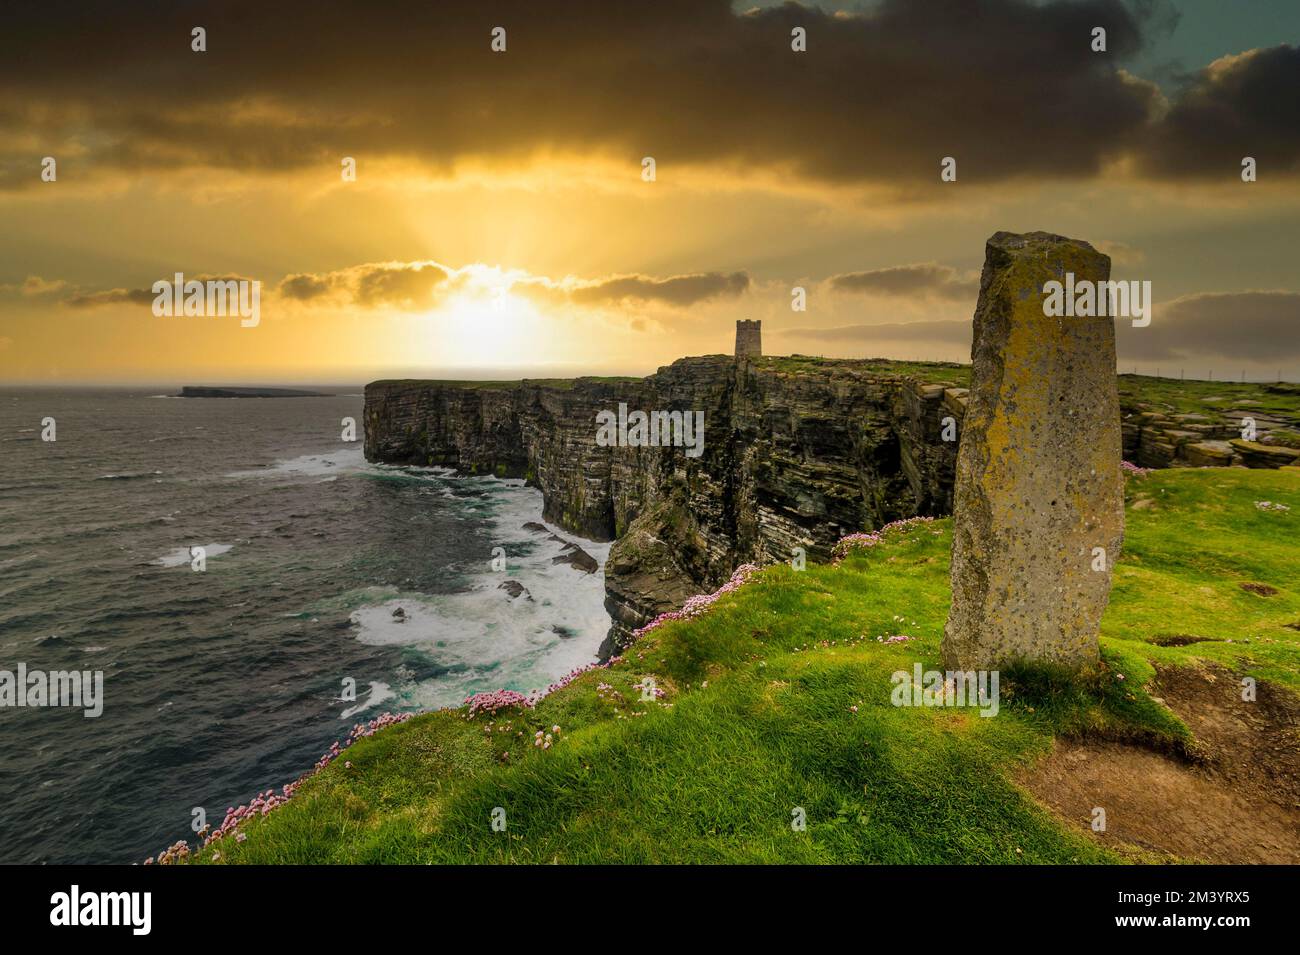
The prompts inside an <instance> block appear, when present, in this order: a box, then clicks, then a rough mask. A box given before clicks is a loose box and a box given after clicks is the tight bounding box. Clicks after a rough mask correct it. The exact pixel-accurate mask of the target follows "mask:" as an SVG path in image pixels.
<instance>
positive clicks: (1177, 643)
mask: <svg viewBox="0 0 1300 955" xmlns="http://www.w3.org/2000/svg"><path fill="white" fill-rule="evenodd" d="M1151 642H1152V643H1154V644H1155V645H1156V646H1158V647H1190V646H1191V645H1192V644H1193V643H1207V642H1213V643H1221V642H1222V641H1221V640H1219V638H1218V637H1194V636H1192V635H1191V634H1190V633H1164V634H1161V635H1160V636H1158V637H1152V638H1151Z"/></svg>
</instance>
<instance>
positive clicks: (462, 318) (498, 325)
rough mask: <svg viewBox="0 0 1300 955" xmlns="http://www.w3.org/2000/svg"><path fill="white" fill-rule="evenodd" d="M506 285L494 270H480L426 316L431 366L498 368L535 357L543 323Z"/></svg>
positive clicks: (528, 303)
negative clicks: (433, 352) (433, 355)
mask: <svg viewBox="0 0 1300 955" xmlns="http://www.w3.org/2000/svg"><path fill="white" fill-rule="evenodd" d="M512 284H513V280H512V279H511V277H510V276H508V275H505V274H502V273H500V272H499V271H498V270H483V271H482V272H478V273H477V274H473V275H471V277H470V281H469V282H468V283H466V285H465V287H464V288H462V289H461V290H459V291H457V292H455V293H453V294H452V295H450V296H449V297H448V298H447V299H446V300H445V301H443V302H442V303H440V304H439V305H438V306H437V307H435V308H434V309H433V310H432V311H430V312H429V313H427V317H428V318H429V320H430V322H431V325H432V338H433V345H434V348H435V349H436V350H437V356H436V358H434V361H435V362H436V363H438V364H442V363H444V362H446V363H464V364H468V365H498V366H499V365H508V364H517V363H524V362H528V361H534V360H536V359H537V358H538V357H539V355H538V349H539V348H543V347H544V341H543V336H542V334H541V332H542V329H543V327H544V325H545V324H546V323H547V321H548V320H547V319H546V318H545V317H544V316H542V315H541V314H540V313H539V312H538V310H537V307H536V305H534V303H532V302H531V301H529V300H527V299H525V298H522V297H521V296H519V295H515V294H513V293H512V292H511V291H510V288H511V285H512Z"/></svg>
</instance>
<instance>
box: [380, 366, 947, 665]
mask: <svg viewBox="0 0 1300 955" xmlns="http://www.w3.org/2000/svg"><path fill="white" fill-rule="evenodd" d="M909 367H911V366H903V365H899V366H893V365H891V364H890V363H885V362H879V361H852V360H844V361H836V360H820V359H799V358H748V359H744V360H740V361H737V360H736V359H734V358H731V357H728V356H707V357H702V358H683V359H681V360H679V361H676V362H674V363H673V364H672V365H669V366H667V367H665V368H661V369H660V370H659V371H658V372H657V373H655V374H653V375H650V376H649V377H647V378H643V379H601V378H577V379H573V380H564V381H528V380H525V381H520V382H510V383H499V382H439V381H377V382H373V383H372V384H370V385H368V386H367V387H366V403H365V452H366V457H367V458H368V459H369V460H372V461H382V462H388V463H413V464H421V465H435V464H436V465H443V466H447V467H453V468H456V469H458V470H462V471H465V472H469V473H478V474H483V473H490V474H496V475H499V476H502V477H522V478H526V479H527V480H528V481H529V483H531V484H534V485H535V486H537V487H538V488H540V490H541V491H542V495H543V500H544V514H545V517H546V518H547V519H548V520H550V521H553V522H555V523H557V524H559V525H561V526H563V527H565V528H567V529H569V530H571V531H573V532H574V533H577V534H582V535H584V536H587V537H590V538H593V539H596V540H615V541H616V543H615V545H614V547H613V548H612V549H611V551H610V556H609V560H608V562H607V563H606V566H605V586H606V594H607V597H606V607H607V608H608V610H609V612H610V616H611V618H612V619H613V621H614V623H613V626H612V628H611V630H610V639H609V640H608V641H607V642H606V646H605V648H604V652H605V653H606V654H608V653H611V652H616V651H617V650H618V649H619V648H620V647H622V646H623V645H624V644H625V643H626V640H627V638H628V636H629V635H630V633H631V631H632V630H633V629H635V628H636V627H639V626H642V625H644V624H645V623H647V622H648V621H649V620H651V619H653V617H654V616H655V615H657V614H658V613H661V612H663V611H665V610H668V609H674V608H676V607H679V606H680V605H681V604H682V602H683V601H684V600H685V599H686V598H687V597H689V596H691V595H692V594H696V593H699V592H700V591H701V590H705V589H711V588H712V587H714V586H716V585H718V584H719V583H721V582H722V581H724V580H726V579H727V577H728V576H729V575H730V574H731V572H732V570H733V569H734V568H735V567H736V566H737V565H738V564H741V563H746V562H751V561H752V562H757V563H766V562H771V561H789V560H791V559H792V558H793V557H794V556H795V554H796V553H797V549H798V548H802V549H803V551H804V553H805V554H806V556H807V558H808V559H809V560H824V559H826V558H827V556H828V555H829V552H830V548H831V546H832V545H833V544H834V543H835V542H836V541H837V540H838V539H839V538H840V537H843V536H844V535H846V534H850V533H853V532H855V531H859V530H862V529H864V528H872V527H878V526H880V525H882V524H884V523H887V522H888V521H891V520H894V519H897V518H900V517H906V516H911V515H914V514H943V513H947V511H948V510H949V508H950V506H951V496H952V480H953V477H952V476H953V466H954V462H955V458H956V442H955V441H954V440H949V441H945V440H943V431H944V425H943V418H944V417H945V416H948V415H952V416H953V417H954V421H957V422H959V421H960V418H961V411H962V403H963V401H964V397H963V395H964V391H963V390H962V389H960V388H958V387H956V384H955V383H956V381H958V380H959V378H960V375H961V373H963V372H964V371H965V369H963V368H962V367H961V366H957V365H952V366H943V365H930V366H927V368H926V370H927V377H928V378H929V379H931V380H922V379H920V378H918V377H916V376H914V375H911V374H908V373H907V369H908V368H909ZM949 370H950V371H951V372H952V374H951V377H952V379H953V381H951V382H947V383H943V382H940V383H935V382H934V380H933V379H934V377H935V376H936V374H938V375H940V376H941V375H942V374H943V372H945V371H949ZM620 404H626V405H627V407H628V408H629V409H640V410H644V411H651V410H659V411H681V412H698V411H703V412H704V428H705V431H704V443H703V450H702V453H701V454H700V455H699V456H698V457H691V456H688V455H687V454H686V453H685V449H683V448H681V447H603V446H601V445H600V444H598V443H597V440H596V432H597V424H596V419H597V415H598V414H599V413H600V412H602V411H616V410H617V409H618V407H619V405H620ZM952 433H953V432H952V431H951V430H950V432H949V435H950V437H951V436H952Z"/></svg>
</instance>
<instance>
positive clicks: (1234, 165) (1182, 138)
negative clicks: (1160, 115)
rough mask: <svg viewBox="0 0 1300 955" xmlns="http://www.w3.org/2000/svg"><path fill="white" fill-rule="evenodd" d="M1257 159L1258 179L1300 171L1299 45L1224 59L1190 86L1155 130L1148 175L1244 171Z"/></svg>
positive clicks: (1146, 158) (1146, 160)
mask: <svg viewBox="0 0 1300 955" xmlns="http://www.w3.org/2000/svg"><path fill="white" fill-rule="evenodd" d="M1245 156H1251V157H1253V158H1254V159H1255V160H1256V162H1257V163H1258V166H1259V168H1258V173H1259V176H1260V177H1261V178H1266V177H1268V176H1272V175H1276V174H1278V173H1287V172H1296V171H1300V47H1294V46H1286V45H1283V46H1275V47H1271V48H1269V49H1261V50H1252V51H1250V52H1248V53H1244V54H1241V55H1240V56H1233V57H1224V58H1223V59H1222V60H1218V61H1216V62H1215V63H1214V64H1212V65H1211V66H1209V67H1207V68H1206V69H1203V70H1201V71H1200V72H1198V73H1197V74H1195V76H1194V77H1193V78H1192V79H1191V80H1190V81H1189V82H1188V83H1187V84H1186V86H1185V87H1184V89H1183V90H1182V92H1181V94H1180V95H1179V96H1178V98H1177V99H1176V100H1175V101H1174V103H1173V105H1172V106H1171V108H1170V110H1169V114H1168V115H1167V116H1166V117H1165V118H1164V121H1163V122H1161V123H1160V124H1159V125H1158V126H1157V127H1156V129H1155V131H1154V132H1153V134H1152V138H1151V143H1150V147H1149V149H1148V150H1147V151H1146V153H1145V155H1144V157H1143V168H1144V170H1145V171H1146V173H1147V174H1148V175H1151V176H1153V177H1154V176H1161V175H1172V176H1180V177H1187V176H1197V175H1206V176H1219V177H1232V176H1234V175H1239V174H1240V171H1241V160H1242V158H1243V157H1245Z"/></svg>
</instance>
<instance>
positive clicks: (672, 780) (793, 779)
mask: <svg viewBox="0 0 1300 955" xmlns="http://www.w3.org/2000/svg"><path fill="white" fill-rule="evenodd" d="M1127 499H1128V514H1127V518H1128V530H1127V536H1126V540H1125V546H1124V554H1123V557H1122V559H1121V561H1120V562H1119V564H1118V566H1117V569H1116V574H1115V587H1114V592H1113V595H1112V599H1111V604H1110V608H1109V610H1108V612H1107V614H1106V616H1105V618H1104V620H1103V624H1102V633H1103V639H1102V650H1103V661H1104V666H1103V668H1102V670H1101V671H1100V672H1099V673H1098V674H1097V675H1096V677H1095V679H1093V680H1092V681H1091V682H1090V683H1088V684H1087V685H1086V686H1077V685H1070V684H1066V683H1062V682H1058V681H1056V680H1055V679H1054V678H1053V676H1052V675H1051V674H1045V673H1014V674H1012V673H1009V674H1004V679H1003V682H1002V687H1001V702H1000V710H999V712H998V713H997V715H996V716H993V717H990V718H983V717H981V716H980V715H979V713H978V710H977V709H976V708H974V707H966V708H961V707H958V708H934V707H896V706H893V705H891V702H890V697H891V690H892V688H893V686H892V684H891V674H893V673H894V672H895V671H900V670H903V671H911V670H912V667H913V664H914V663H916V662H920V663H921V664H922V665H923V666H924V667H925V668H926V669H931V668H934V669H938V668H940V663H939V641H940V639H941V636H942V632H943V625H944V620H945V617H946V614H947V609H948V554H949V550H950V546H951V528H950V522H949V521H935V522H932V523H921V524H917V525H912V526H909V527H905V528H901V529H898V530H894V531H890V532H888V533H886V534H885V535H884V536H883V540H882V541H881V542H880V543H878V544H876V545H875V546H868V547H860V548H854V549H852V550H851V551H850V552H849V554H848V556H847V557H846V558H845V559H844V560H843V562H842V563H840V564H839V565H838V566H831V565H825V566H814V565H809V566H808V568H807V570H805V571H802V572H796V571H794V570H792V569H791V568H789V567H785V566H777V567H772V568H767V569H765V570H762V571H760V572H758V573H756V574H754V575H753V576H752V577H751V579H750V580H749V581H748V583H746V584H744V585H743V586H742V587H740V588H739V589H737V590H736V591H735V592H733V593H729V594H726V595H724V596H722V597H721V598H720V599H719V600H718V601H717V603H716V604H714V605H713V606H712V607H711V608H709V609H708V610H707V611H705V612H704V613H702V614H701V615H699V616H697V617H695V618H694V619H688V620H681V621H674V622H669V623H665V624H663V625H662V626H660V627H658V628H657V629H655V630H653V631H651V632H649V633H647V634H645V635H644V636H642V637H641V638H640V640H639V641H638V642H637V643H635V644H634V645H633V646H632V648H631V649H630V650H629V651H628V652H627V653H626V654H625V657H624V659H622V660H621V661H620V662H617V663H615V664H614V665H613V666H611V667H609V668H607V669H596V670H593V671H590V672H588V673H585V674H583V675H581V676H579V677H578V678H577V679H576V680H574V681H573V682H572V683H571V684H569V685H568V686H567V687H565V688H564V689H561V690H558V691H556V692H554V693H553V694H551V695H549V696H547V697H545V698H543V699H542V700H541V701H540V702H539V703H537V705H536V707H535V708H528V707H521V706H508V707H506V708H503V709H501V710H498V711H497V712H496V713H495V714H487V713H480V714H478V715H475V716H473V717H470V716H469V714H468V712H467V711H466V710H463V709H462V710H448V711H441V712H437V713H431V714H426V715H422V716H418V717H416V718H414V719H411V720H409V721H408V722H406V723H403V724H401V725H398V726H394V727H391V728H388V729H385V730H383V731H381V732H379V733H377V734H376V735H374V736H372V737H370V738H367V739H362V740H360V741H358V742H357V743H355V744H354V745H353V746H351V747H348V748H346V749H345V750H344V751H343V755H342V756H341V757H340V758H338V759H337V760H335V761H334V762H332V763H331V764H330V765H328V766H327V767H326V768H324V769H323V770H322V771H320V772H319V773H317V774H316V775H315V776H313V777H311V778H310V779H308V780H307V781H306V782H304V783H303V784H302V785H301V787H300V788H299V790H298V792H297V793H296V795H295V796H294V797H293V799H292V800H291V801H289V802H288V803H287V804H286V805H284V806H283V807H281V808H278V809H276V810H275V811H274V812H271V813H269V814H268V815H266V816H265V817H262V818H256V819H253V820H251V821H249V822H247V823H245V824H242V825H241V826H240V827H239V829H238V832H239V833H242V834H243V835H244V838H243V839H242V841H237V838H236V836H235V835H234V834H228V835H226V836H225V837H224V838H222V839H220V840H218V841H217V842H215V843H214V844H213V845H211V846H209V847H208V848H206V849H204V850H203V851H202V852H201V853H200V854H199V855H198V856H197V857H196V858H197V861H200V862H203V863H216V864H227V863H236V862H247V863H363V862H364V863H378V862H387V863H395V862H564V863H583V862H842V863H860V862H902V863H937V862H979V863H1012V862H1073V861H1077V862H1109V861H1121V860H1126V859H1128V860H1139V861H1140V860H1143V859H1155V858H1164V857H1167V856H1163V855H1161V854H1160V853H1158V852H1156V851H1154V850H1152V849H1151V848H1150V846H1148V845H1143V844H1142V840H1137V842H1136V844H1132V843H1128V842H1124V841H1116V840H1114V839H1110V840H1106V839H1101V838H1098V837H1097V836H1096V835H1094V834H1093V833H1091V832H1090V831H1089V830H1088V828H1087V819H1086V818H1084V819H1082V820H1079V819H1074V820H1071V821H1066V820H1063V819H1062V818H1061V816H1060V815H1058V814H1055V813H1053V812H1052V811H1049V810H1048V809H1047V808H1044V806H1043V805H1042V803H1041V802H1040V801H1039V800H1037V799H1035V798H1034V797H1033V796H1031V795H1030V794H1029V791H1028V790H1027V789H1026V788H1025V786H1024V784H1023V780H1024V778H1025V773H1026V772H1028V771H1029V770H1030V768H1031V767H1032V766H1034V765H1035V764H1036V763H1037V762H1038V761H1039V760H1040V758H1041V757H1044V756H1045V755H1046V754H1048V753H1049V752H1050V751H1052V750H1053V747H1054V741H1055V742H1056V746H1057V747H1058V748H1059V747H1060V746H1061V745H1062V744H1063V742H1064V741H1066V740H1069V739H1080V738H1084V739H1088V738H1091V739H1105V740H1108V741H1130V742H1132V741H1137V742H1140V743H1142V744H1143V745H1144V746H1146V747H1148V748H1153V749H1154V750H1157V751H1163V752H1167V753H1172V754H1175V755H1176V756H1177V758H1178V759H1180V760H1182V761H1185V762H1186V761H1189V760H1190V761H1192V762H1194V761H1195V758H1196V753H1197V751H1198V746H1199V744H1200V740H1199V739H1198V738H1197V733H1194V732H1193V731H1192V730H1191V729H1189V726H1188V724H1187V723H1186V722H1184V721H1183V720H1182V719H1180V718H1179V717H1178V716H1177V715H1175V711H1174V710H1173V709H1171V708H1169V707H1168V706H1166V705H1165V701H1164V700H1162V699H1161V698H1160V697H1159V694H1157V693H1156V692H1155V688H1157V687H1158V684H1159V677H1158V675H1157V674H1158V673H1160V672H1168V671H1167V670H1166V668H1170V667H1186V668H1190V669H1189V670H1187V671H1182V670H1179V671H1177V672H1196V673H1201V674H1205V675H1206V677H1207V679H1212V678H1213V674H1215V673H1217V674H1220V675H1221V676H1222V675H1223V674H1224V673H1225V672H1229V671H1230V673H1231V674H1232V678H1233V679H1234V680H1235V679H1237V678H1239V677H1241V676H1245V675H1250V676H1254V677H1256V678H1258V679H1260V680H1263V681H1271V682H1272V683H1273V684H1277V685H1280V686H1283V687H1286V688H1288V689H1289V691H1290V692H1289V693H1288V692H1286V691H1281V692H1280V695H1281V696H1282V697H1287V698H1292V697H1291V694H1293V693H1295V692H1300V630H1297V629H1296V627H1295V625H1297V624H1300V589H1297V575H1296V569H1297V567H1300V533H1297V529H1298V527H1300V524H1298V523H1297V522H1300V471H1297V470H1281V471H1247V470H1242V469H1204V470H1171V471H1163V472H1155V473H1152V474H1149V475H1147V476H1145V477H1140V478H1131V479H1130V480H1129V483H1128V489H1127ZM1258 502H1269V503H1270V504H1273V505H1278V504H1280V505H1283V506H1285V507H1287V508H1289V510H1283V509H1279V508H1277V507H1268V508H1265V507H1261V506H1259V504H1258ZM1243 585H1248V586H1243ZM890 637H909V638H911V639H908V640H898V641H896V642H885V641H886V640H887V639H888V638H890ZM1161 644H1170V645H1167V646H1164V645H1161ZM1180 644H1182V645H1180ZM647 678H649V679H652V680H653V681H654V685H655V686H656V687H657V688H658V690H659V691H660V693H659V694H645V693H644V692H643V689H642V686H643V681H644V680H646V679H647ZM1161 692H1163V690H1162V691H1161ZM660 694H661V695H660ZM646 695H649V696H651V699H649V700H648V701H645V702H643V696H646ZM556 727H558V730H557V729H556ZM539 731H540V732H541V733H542V734H543V736H542V739H543V741H545V734H550V737H551V739H550V745H549V747H543V746H538V745H535V739H536V738H537V737H536V734H537V733H538V732H539ZM498 809H500V810H504V820H505V829H504V831H495V830H494V828H493V826H492V820H493V815H494V811H495V810H498ZM801 813H802V815H803V817H804V818H806V827H805V828H804V829H803V831H799V830H798V829H797V828H795V827H793V826H792V821H794V820H796V819H797V818H798V817H799V816H800V814H801ZM497 818H500V816H499V814H498V817H497Z"/></svg>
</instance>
